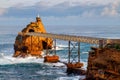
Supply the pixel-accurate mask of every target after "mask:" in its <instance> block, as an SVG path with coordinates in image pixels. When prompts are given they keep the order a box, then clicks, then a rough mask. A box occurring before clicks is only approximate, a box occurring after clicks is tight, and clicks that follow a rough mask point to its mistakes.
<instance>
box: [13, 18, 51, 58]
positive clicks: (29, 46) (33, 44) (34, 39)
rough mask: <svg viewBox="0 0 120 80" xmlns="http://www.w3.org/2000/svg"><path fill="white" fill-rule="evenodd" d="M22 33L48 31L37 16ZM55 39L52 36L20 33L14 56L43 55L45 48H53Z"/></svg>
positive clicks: (16, 41)
mask: <svg viewBox="0 0 120 80" xmlns="http://www.w3.org/2000/svg"><path fill="white" fill-rule="evenodd" d="M21 32H22V33H28V32H30V33H32V32H39V33H46V30H45V28H44V25H43V23H42V21H41V19H40V17H36V21H35V22H31V23H30V24H28V25H27V26H26V27H25V28H24V29H23V30H22V31H21ZM52 44H53V40H52V39H50V38H44V37H38V36H28V35H22V34H18V35H17V37H16V40H15V44H14V55H13V56H14V57H26V56H37V57H41V54H42V51H43V50H44V49H51V48H52Z"/></svg>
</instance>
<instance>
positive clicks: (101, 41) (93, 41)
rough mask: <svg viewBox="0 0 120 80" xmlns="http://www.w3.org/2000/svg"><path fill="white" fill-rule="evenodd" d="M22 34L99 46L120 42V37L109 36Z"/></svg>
mask: <svg viewBox="0 0 120 80" xmlns="http://www.w3.org/2000/svg"><path fill="white" fill-rule="evenodd" d="M19 34H21V35H29V36H40V37H46V38H52V39H60V40H65V41H74V42H84V43H90V44H98V45H99V47H103V46H104V45H106V44H108V43H120V39H107V38H96V37H88V36H75V35H66V34H54V33H39V32H29V33H21V32H20V33H19Z"/></svg>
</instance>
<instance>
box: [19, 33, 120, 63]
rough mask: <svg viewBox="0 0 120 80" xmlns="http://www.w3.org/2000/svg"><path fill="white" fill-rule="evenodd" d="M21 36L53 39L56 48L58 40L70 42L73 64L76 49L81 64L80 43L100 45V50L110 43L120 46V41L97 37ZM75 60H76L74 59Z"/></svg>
mask: <svg viewBox="0 0 120 80" xmlns="http://www.w3.org/2000/svg"><path fill="white" fill-rule="evenodd" d="M19 34H20V35H29V36H38V37H46V38H52V39H54V40H55V46H56V39H60V40H65V41H68V62H71V55H72V51H73V49H74V48H77V55H78V56H77V57H78V62H80V43H81V42H83V43H90V44H97V45H99V47H100V48H103V47H104V46H105V45H106V44H108V43H119V44H120V39H107V38H95V37H87V36H75V35H66V34H54V33H39V32H29V33H22V32H20V33H19ZM72 41H73V42H77V43H76V44H73V43H72ZM76 46H78V47H76ZM71 47H72V48H71ZM55 54H56V52H55ZM73 60H74V58H73Z"/></svg>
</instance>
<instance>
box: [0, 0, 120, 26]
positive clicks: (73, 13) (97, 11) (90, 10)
mask: <svg viewBox="0 0 120 80" xmlns="http://www.w3.org/2000/svg"><path fill="white" fill-rule="evenodd" d="M38 14H39V15H40V17H41V18H42V20H43V22H44V24H45V25H120V0H0V25H17V24H27V23H28V22H30V21H33V20H35V17H36V16H37V15H38Z"/></svg>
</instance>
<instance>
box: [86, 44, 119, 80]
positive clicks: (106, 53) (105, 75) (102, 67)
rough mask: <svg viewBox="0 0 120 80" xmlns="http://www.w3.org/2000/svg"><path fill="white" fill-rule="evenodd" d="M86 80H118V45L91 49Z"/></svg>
mask: <svg viewBox="0 0 120 80" xmlns="http://www.w3.org/2000/svg"><path fill="white" fill-rule="evenodd" d="M87 80H120V45H119V44H111V45H107V46H106V47H105V48H102V49H100V48H92V51H90V52H89V58H88V67H87Z"/></svg>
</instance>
